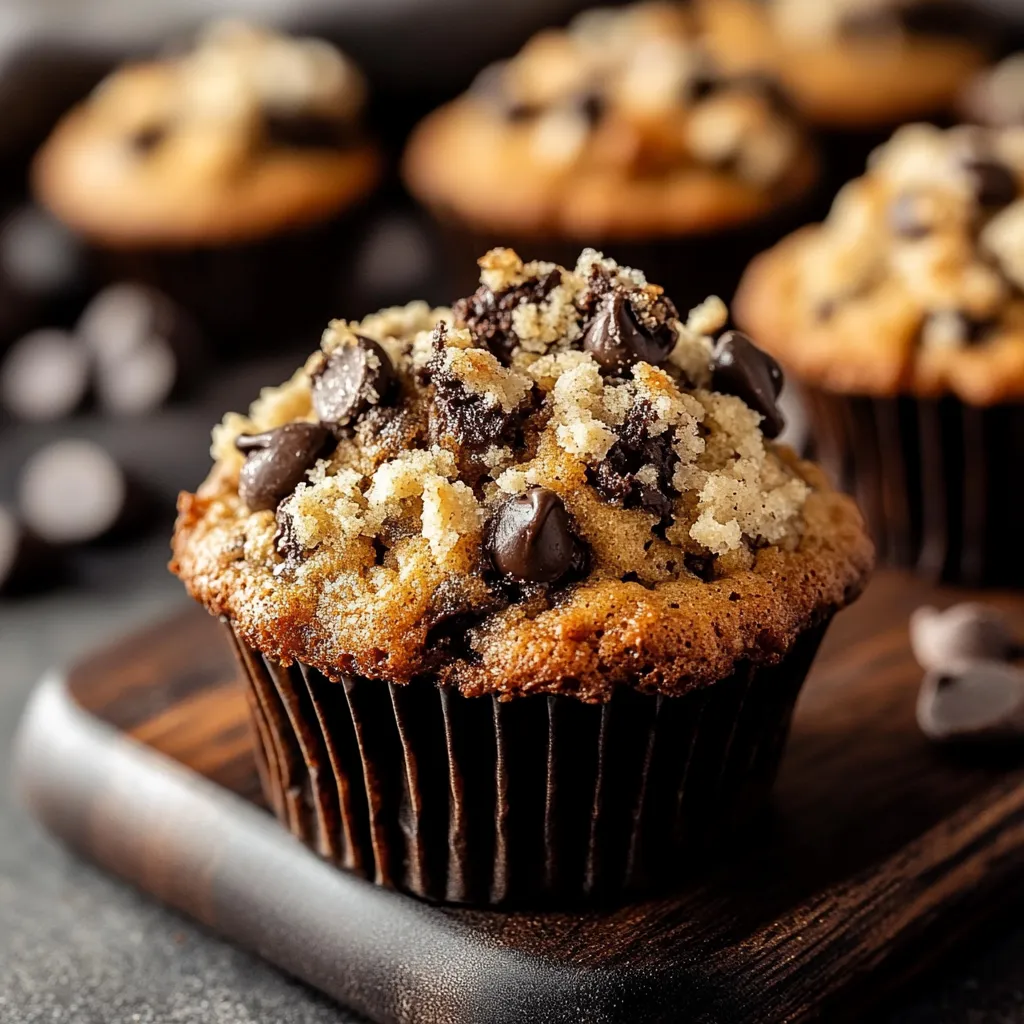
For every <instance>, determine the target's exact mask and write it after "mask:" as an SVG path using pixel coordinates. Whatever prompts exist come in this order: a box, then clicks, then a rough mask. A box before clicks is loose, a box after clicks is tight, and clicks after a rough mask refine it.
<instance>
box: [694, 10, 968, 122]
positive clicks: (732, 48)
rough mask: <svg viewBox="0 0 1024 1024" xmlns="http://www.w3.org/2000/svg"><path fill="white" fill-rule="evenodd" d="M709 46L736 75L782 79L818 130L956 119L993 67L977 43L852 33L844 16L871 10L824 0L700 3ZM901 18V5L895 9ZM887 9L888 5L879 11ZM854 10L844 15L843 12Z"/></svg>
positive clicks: (905, 34)
mask: <svg viewBox="0 0 1024 1024" xmlns="http://www.w3.org/2000/svg"><path fill="white" fill-rule="evenodd" d="M697 6H698V16H699V17H700V19H701V21H702V23H703V25H704V27H705V29H706V31H707V34H708V45H709V46H710V47H711V48H712V49H713V50H714V51H715V53H716V54H717V55H718V56H719V58H720V59H721V60H722V62H723V63H724V64H725V65H726V66H728V67H732V68H736V69H744V68H747V69H750V68H757V69H761V70H765V71H770V72H771V73H773V74H775V75H777V76H778V77H779V79H780V81H781V82H782V83H783V85H784V86H785V87H786V89H787V90H788V91H789V93H790V95H791V96H792V98H793V100H794V102H795V103H796V104H797V106H798V107H799V108H800V110H801V111H802V112H803V113H804V114H805V115H806V116H807V117H808V119H809V120H810V121H811V122H812V123H814V124H820V125H827V126H830V127H835V128H877V127H888V126H890V125H894V124H899V123H900V122H902V121H907V120H911V119H913V118H918V117H924V116H926V115H928V114H932V113H940V112H944V111H948V110H949V109H950V108H951V106H952V104H953V101H954V100H955V98H956V95H957V93H958V91H959V90H960V89H961V88H962V87H963V85H964V83H965V82H966V81H967V80H968V79H969V78H970V76H971V75H972V74H973V73H974V72H975V71H977V70H978V69H979V68H980V67H981V66H982V65H983V64H984V62H985V55H984V52H983V51H982V50H981V49H980V48H979V47H978V46H976V45H975V44H973V43H972V42H969V41H967V40H964V39H958V38H953V37H951V36H942V35H934V34H931V35H929V34H925V33H908V32H905V31H901V30H900V29H899V28H898V26H897V25H895V24H894V25H893V26H892V29H891V31H885V32H880V31H879V30H878V29H879V26H878V25H877V24H875V25H873V26H872V30H871V31H870V32H868V33H865V34H863V35H858V34H857V33H856V32H853V33H847V32H844V31H843V27H842V24H841V19H842V17H843V15H844V14H854V15H855V14H857V13H859V12H858V10H857V8H858V7H859V8H861V10H864V9H865V8H867V13H871V5H867V4H857V3H856V2H852V3H851V2H846V3H841V2H832V0H830V2H824V0H768V2H764V0H700V2H699V3H698V5H697ZM891 6H892V8H893V11H895V10H896V7H897V5H896V4H893V5H891ZM875 7H878V8H882V10H881V12H880V13H882V14H884V7H885V5H884V4H876V5H875ZM844 8H845V10H844Z"/></svg>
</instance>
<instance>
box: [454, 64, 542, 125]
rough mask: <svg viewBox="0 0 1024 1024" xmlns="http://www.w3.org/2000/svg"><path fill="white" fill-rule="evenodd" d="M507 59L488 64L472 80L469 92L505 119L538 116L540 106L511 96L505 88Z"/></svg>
mask: <svg viewBox="0 0 1024 1024" xmlns="http://www.w3.org/2000/svg"><path fill="white" fill-rule="evenodd" d="M507 67H508V61H497V62H496V63H494V64H488V65H487V67H485V68H484V69H483V71H481V72H480V73H479V74H478V75H477V76H476V78H475V79H474V80H473V84H472V85H471V86H470V92H472V94H473V95H474V96H477V97H479V98H480V99H482V100H484V101H485V102H486V103H488V104H490V106H491V107H493V108H494V110H495V111H496V112H497V113H498V114H499V115H500V116H501V117H503V118H504V119H505V120H506V121H512V122H516V121H529V120H532V119H533V118H535V117H538V116H539V115H540V113H541V107H540V106H539V104H536V103H526V102H525V101H523V100H517V99H514V98H513V97H511V96H510V95H509V93H508V89H507V88H506V84H505V82H506V77H505V69H506V68H507Z"/></svg>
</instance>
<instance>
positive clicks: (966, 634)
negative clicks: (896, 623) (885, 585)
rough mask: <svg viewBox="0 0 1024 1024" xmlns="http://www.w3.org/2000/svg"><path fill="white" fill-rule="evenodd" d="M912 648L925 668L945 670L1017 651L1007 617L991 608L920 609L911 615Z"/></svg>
mask: <svg viewBox="0 0 1024 1024" xmlns="http://www.w3.org/2000/svg"><path fill="white" fill-rule="evenodd" d="M910 646H911V648H912V649H913V652H914V657H915V658H916V659H917V662H918V664H919V665H920V666H921V668H923V669H935V670H936V671H944V670H946V669H948V668H951V667H952V666H955V665H959V664H963V663H964V662H968V661H978V660H981V661H999V660H1006V659H1008V658H1010V657H1011V656H1012V655H1013V654H1014V653H1015V652H1016V650H1017V646H1016V643H1015V641H1014V637H1013V633H1012V631H1011V630H1010V626H1009V624H1008V623H1007V621H1006V619H1005V617H1004V616H1003V615H1002V614H1001V613H1000V612H999V611H997V610H996V609H995V608H992V607H991V606H989V605H984V604H978V603H976V602H973V601H971V602H965V603H963V604H955V605H953V606H952V607H951V608H947V609H946V610H945V611H939V610H938V609H937V608H932V607H924V608H918V609H917V610H916V611H915V612H914V613H913V615H911V616H910Z"/></svg>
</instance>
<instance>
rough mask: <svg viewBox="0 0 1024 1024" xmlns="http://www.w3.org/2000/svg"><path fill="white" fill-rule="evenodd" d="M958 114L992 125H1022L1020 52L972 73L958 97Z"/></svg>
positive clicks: (1023, 79)
mask: <svg viewBox="0 0 1024 1024" xmlns="http://www.w3.org/2000/svg"><path fill="white" fill-rule="evenodd" d="M960 113H961V114H962V115H963V118H964V120H965V121H970V122H973V123H975V124H984V125H989V126H990V127H993V128H1007V127H1010V126H1011V125H1024V53H1014V54H1011V55H1010V56H1009V57H1006V58H1004V59H1003V60H1001V61H999V63H998V64H993V65H992V67H990V68H986V69H985V70H984V71H981V72H979V73H978V74H977V75H975V76H974V78H972V79H971V81H970V82H968V84H967V86H966V88H965V89H964V91H963V94H962V95H961V97H960Z"/></svg>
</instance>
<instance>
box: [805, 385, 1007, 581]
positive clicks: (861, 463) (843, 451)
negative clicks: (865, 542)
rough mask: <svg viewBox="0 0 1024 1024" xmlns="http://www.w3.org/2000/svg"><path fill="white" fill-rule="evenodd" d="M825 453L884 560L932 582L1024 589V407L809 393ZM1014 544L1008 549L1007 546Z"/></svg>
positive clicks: (817, 440) (824, 460) (825, 462)
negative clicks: (1023, 536)
mask: <svg viewBox="0 0 1024 1024" xmlns="http://www.w3.org/2000/svg"><path fill="white" fill-rule="evenodd" d="M805 398H806V402H807V411H808V416H809V419H810V423H811V429H812V436H813V437H814V439H815V440H814V443H815V446H816V454H817V455H818V457H819V459H820V461H821V462H822V463H823V465H824V467H825V469H826V470H827V471H828V472H830V473H831V475H832V476H833V478H834V480H835V482H836V483H837V484H838V485H839V486H840V487H842V488H843V489H844V490H846V491H848V492H849V493H850V494H852V495H853V496H854V497H855V498H856V499H857V502H858V504H859V505H860V507H861V510H862V512H863V513H864V517H865V519H866V520H867V523H868V528H869V529H870V531H871V533H872V535H873V537H874V539H875V543H876V545H877V547H878V554H879V557H880V559H883V560H884V561H886V562H889V563H890V564H895V565H903V566H910V567H912V568H914V569H915V570H916V571H918V572H919V573H921V574H922V575H925V576H927V577H930V578H932V579H937V580H943V581H946V582H951V583H963V584H969V585H975V586H977V585H989V586H991V585H1021V584H1024V548H1022V546H1021V545H1020V544H1015V543H1013V538H1014V537H1015V536H1016V534H1017V532H1018V523H1019V519H1020V510H1021V508H1022V502H1024V474H1022V473H1021V472H1020V471H1019V469H1018V467H1019V466H1020V465H1021V464H1022V462H1024V404H1015V403H1009V404H1004V405H994V406H990V407H987V408H982V407H978V406H972V405H968V404H966V403H964V402H962V401H960V400H959V399H958V398H955V397H952V396H947V397H943V398H939V399H919V398H914V397H911V396H899V397H895V398H871V397H865V396H853V395H838V394H833V393H831V392H824V391H820V390H817V389H808V390H806V391H805ZM1008 541H1009V543H1007V542H1008Z"/></svg>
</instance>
